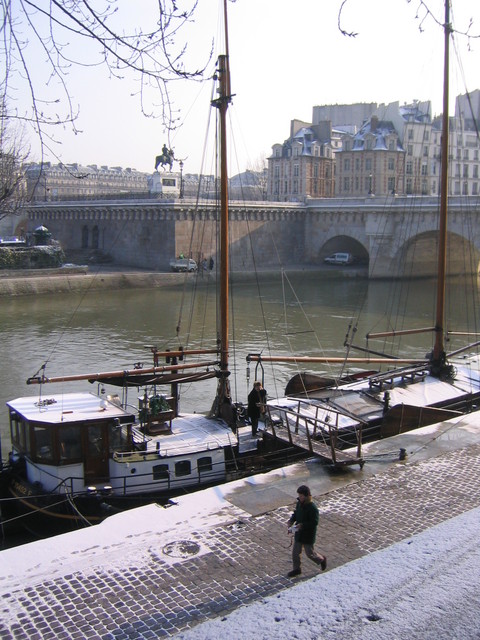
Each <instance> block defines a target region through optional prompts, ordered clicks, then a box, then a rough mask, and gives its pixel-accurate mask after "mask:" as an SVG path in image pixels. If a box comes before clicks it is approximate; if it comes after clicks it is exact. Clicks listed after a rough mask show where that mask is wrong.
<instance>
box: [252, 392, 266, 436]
mask: <svg viewBox="0 0 480 640" xmlns="http://www.w3.org/2000/svg"><path fill="white" fill-rule="evenodd" d="M266 401H267V392H266V391H265V389H264V388H263V387H262V383H261V382H254V383H253V389H252V390H251V391H250V393H249V394H248V409H247V412H248V417H249V418H250V422H251V424H252V436H256V435H257V429H258V420H259V418H260V416H263V415H265V407H264V405H265V402H266Z"/></svg>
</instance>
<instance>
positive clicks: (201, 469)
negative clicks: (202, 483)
mask: <svg viewBox="0 0 480 640" xmlns="http://www.w3.org/2000/svg"><path fill="white" fill-rule="evenodd" d="M197 467H198V473H205V472H206V471H212V469H213V465H212V458H211V457H210V456H206V457H205V458H199V459H198V461H197Z"/></svg>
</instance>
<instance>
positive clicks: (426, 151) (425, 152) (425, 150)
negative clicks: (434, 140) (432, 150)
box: [423, 147, 428, 158]
mask: <svg viewBox="0 0 480 640" xmlns="http://www.w3.org/2000/svg"><path fill="white" fill-rule="evenodd" d="M423 157H424V158H428V147H423Z"/></svg>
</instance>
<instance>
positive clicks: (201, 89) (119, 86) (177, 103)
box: [20, 0, 480, 174]
mask: <svg viewBox="0 0 480 640" xmlns="http://www.w3.org/2000/svg"><path fill="white" fill-rule="evenodd" d="M184 2H188V0H184ZM155 4H156V0H139V2H136V3H134V5H128V4H127V5H125V3H124V2H120V5H121V6H123V9H122V11H126V13H121V12H119V16H120V17H119V18H118V20H119V21H120V22H119V24H120V23H121V17H122V16H123V19H124V20H126V21H127V22H128V23H129V24H130V25H131V26H132V27H133V25H135V24H138V25H139V26H143V27H145V25H147V24H148V23H149V19H150V18H151V16H152V15H153V13H151V11H152V9H153V7H154V6H155ZM423 4H424V3H422V2H421V1H419V0H411V2H408V0H388V2H385V0H347V1H346V2H345V3H344V4H343V12H342V27H343V28H344V29H345V30H346V31H353V32H356V33H357V35H356V36H355V37H346V36H344V35H342V34H341V33H340V31H339V29H338V26H337V23H338V14H339V9H340V6H341V5H342V1H341V0H301V2H292V1H291V0H236V1H235V2H229V3H228V10H229V16H228V19H229V44H230V67H231V83H232V93H233V94H234V98H233V104H232V106H231V108H230V111H229V120H230V125H231V127H230V128H231V131H232V137H230V138H229V162H230V173H231V174H234V173H238V172H239V171H243V170H245V169H246V168H258V165H259V164H261V163H262V161H263V159H264V158H266V157H268V156H269V155H270V153H271V147H272V145H273V144H275V143H277V142H283V141H284V140H285V139H286V138H288V136H289V129H290V121H291V120H292V119H294V118H297V119H301V120H305V121H307V122H309V121H311V116H312V107H313V106H315V105H321V104H345V103H347V104H349V103H353V102H377V103H389V102H392V101H396V100H398V101H400V103H404V102H411V101H412V100H414V99H418V100H432V105H433V112H434V113H435V114H437V113H440V112H441V104H442V97H441V96H442V76H443V30H442V28H441V26H439V25H438V24H436V22H435V21H434V20H433V19H432V18H431V17H427V18H426V19H425V20H422V18H423V17H424V16H425V9H424V7H423V6H422V5H423ZM426 4H428V7H429V8H430V9H431V12H432V14H433V15H434V16H435V17H437V18H438V21H439V22H440V23H441V22H442V21H443V15H444V10H443V0H428V2H426ZM132 6H134V11H132V9H131V8H132ZM222 6H223V2H222V0H199V6H198V10H197V14H196V20H195V22H194V23H193V24H191V25H190V26H189V27H188V28H187V29H185V30H184V31H183V32H179V34H178V42H179V43H182V38H186V39H187V40H188V47H187V58H186V61H187V67H188V62H190V63H191V64H194V65H203V64H204V63H205V62H206V61H207V60H208V53H209V50H210V46H211V42H212V40H213V41H214V42H215V51H214V55H213V58H212V60H211V62H210V63H209V64H208V67H207V71H206V74H205V76H206V78H208V79H207V80H205V82H187V81H178V82H175V84H174V86H172V93H171V99H172V100H173V103H174V107H175V109H178V113H177V115H178V122H179V124H181V126H180V127H179V128H178V129H177V130H176V131H173V132H171V133H170V135H167V133H166V132H165V131H164V130H163V129H162V123H161V121H160V120H156V119H151V118H145V117H144V116H143V115H142V113H141V109H140V105H139V99H138V96H136V95H132V94H134V93H135V92H136V89H137V88H138V84H137V83H136V81H134V80H133V79H132V78H131V77H128V76H125V78H124V79H122V80H115V79H109V78H108V75H107V73H106V71H105V70H104V69H102V68H99V67H82V68H75V67H72V68H71V69H70V71H69V75H68V76H66V78H65V79H66V82H67V83H68V86H69V90H70V93H71V95H72V97H73V103H74V105H78V109H79V118H78V120H77V127H78V129H80V130H81V131H82V133H78V134H76V135H75V134H74V133H72V131H71V128H70V127H68V126H66V127H65V128H62V127H60V128H58V129H57V130H56V132H55V137H56V138H57V140H58V141H59V142H60V143H61V144H58V145H55V144H53V145H52V147H53V148H54V149H55V153H56V154H57V155H58V156H59V157H60V158H61V160H62V161H63V162H65V163H69V162H80V163H82V164H98V165H108V166H122V167H133V168H136V169H138V170H140V171H147V172H150V171H153V166H154V159H155V156H156V155H158V154H159V153H160V152H161V148H162V146H163V144H164V143H166V144H167V146H169V147H171V148H173V149H174V152H175V155H176V157H177V158H179V159H182V160H183V161H184V171H185V172H186V173H196V172H199V171H201V170H202V168H203V171H204V172H205V173H212V162H213V161H212V160H209V159H208V152H207V156H206V157H207V159H206V160H203V159H202V158H203V157H204V147H205V139H206V132H207V128H208V113H209V105H210V99H211V92H212V86H213V84H212V80H211V79H210V78H211V77H212V75H213V72H214V63H215V61H216V58H217V55H218V54H219V53H223V37H222V35H219V34H221V30H220V26H219V17H220V16H221V8H222ZM125 7H126V9H125ZM416 16H418V18H417V17H416ZM452 16H453V20H454V25H455V26H456V27H458V29H460V30H461V31H466V30H467V28H468V24H469V20H470V18H473V26H472V27H471V31H470V33H472V34H476V33H479V34H480V5H479V4H478V3H472V2H471V0H456V1H454V7H453V10H452ZM420 26H421V27H422V31H421V30H420V28H419V27H420ZM456 42H457V43H458V45H457V47H458V53H459V58H458V59H457V51H456V50H455V49H452V53H451V69H452V73H451V88H450V95H451V101H450V102H451V108H453V105H454V97H455V95H457V94H459V93H465V91H467V90H469V91H472V90H474V89H476V88H480V78H478V79H477V76H478V71H477V70H478V68H480V40H479V39H473V38H470V39H468V40H467V38H465V37H461V36H457V37H456ZM217 47H218V48H217ZM30 52H31V53H32V58H31V64H32V65H33V66H32V68H33V69H34V70H35V71H38V74H37V75H36V77H38V78H39V79H41V82H42V83H43V84H44V86H45V87H47V86H48V79H46V80H44V79H43V78H42V69H43V70H44V69H45V61H44V54H43V52H41V51H40V50H38V51H37V49H36V48H35V45H34V44H32V45H31V47H30ZM90 56H91V57H92V59H93V51H92V52H89V51H88V50H83V49H82V51H81V56H80V57H81V58H85V59H87V60H89V59H90ZM460 64H461V65H462V67H460ZM158 99H159V96H158V95H154V94H151V95H150V96H149V100H151V102H152V103H154V102H155V101H158ZM20 102H21V98H20ZM210 130H211V126H210ZM31 140H32V143H31V144H32V159H39V158H38V149H37V146H38V145H36V143H35V141H34V140H33V139H32V138H31ZM35 154H37V157H35ZM46 159H47V160H48V159H51V160H52V161H56V160H55V158H54V157H53V156H52V157H50V158H49V157H46ZM174 169H177V170H178V166H175V167H174Z"/></svg>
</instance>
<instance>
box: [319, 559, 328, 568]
mask: <svg viewBox="0 0 480 640" xmlns="http://www.w3.org/2000/svg"><path fill="white" fill-rule="evenodd" d="M320 566H321V567H322V571H325V569H326V568H327V556H323V560H322V561H321V562H320Z"/></svg>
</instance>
